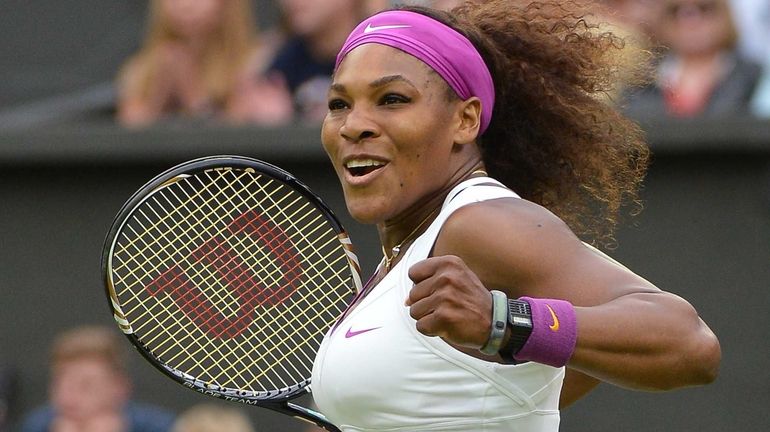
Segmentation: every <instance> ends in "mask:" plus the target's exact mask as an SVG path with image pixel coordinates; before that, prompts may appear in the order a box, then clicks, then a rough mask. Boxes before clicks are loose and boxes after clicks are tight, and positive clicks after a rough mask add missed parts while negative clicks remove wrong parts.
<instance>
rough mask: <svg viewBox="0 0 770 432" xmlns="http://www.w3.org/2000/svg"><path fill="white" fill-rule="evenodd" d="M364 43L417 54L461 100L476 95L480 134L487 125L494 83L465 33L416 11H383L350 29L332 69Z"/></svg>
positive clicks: (490, 115) (493, 94)
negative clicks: (479, 114) (479, 117)
mask: <svg viewBox="0 0 770 432" xmlns="http://www.w3.org/2000/svg"><path fill="white" fill-rule="evenodd" d="M367 43H378V44H382V45H387V46H390V47H393V48H397V49H399V50H401V51H404V52H406V53H407V54H410V55H412V56H414V57H416V58H418V59H419V60H421V61H423V62H424V63H425V64H427V65H428V66H430V67H431V68H432V69H433V70H434V71H436V73H438V74H439V75H441V77H442V78H444V80H445V81H446V82H447V84H449V87H451V88H452V89H453V90H454V91H455V93H457V95H458V96H459V97H460V98H461V99H462V100H466V99H468V98H470V97H472V96H476V97H478V98H479V99H480V100H481V129H480V131H479V134H482V133H484V131H485V130H486V129H487V126H489V122H490V120H491V118H492V108H493V107H494V106H495V86H494V84H493V82H492V75H491V74H490V73H489V69H488V68H487V65H486V63H484V59H482V58H481V55H480V54H479V52H478V51H476V48H475V47H474V46H473V44H472V43H471V42H470V41H469V40H468V39H467V38H466V37H465V36H463V35H461V34H460V33H458V32H457V31H456V30H454V29H452V28H450V27H448V26H446V25H444V24H442V23H440V22H438V21H436V20H434V19H432V18H429V17H427V16H425V15H422V14H419V13H416V12H408V11H399V10H395V11H386V12H382V13H379V14H377V15H374V16H371V17H369V18H367V19H366V20H364V21H363V22H361V24H359V25H358V26H357V27H356V28H355V29H353V32H352V33H350V35H349V36H348V39H347V40H346V41H345V44H344V45H343V46H342V49H341V50H340V52H339V54H337V63H336V64H335V66H334V68H335V70H336V69H337V67H339V65H340V63H341V62H342V59H343V58H345V56H346V55H347V54H348V53H349V52H350V51H352V50H353V49H354V48H356V47H358V46H361V45H363V44H367Z"/></svg>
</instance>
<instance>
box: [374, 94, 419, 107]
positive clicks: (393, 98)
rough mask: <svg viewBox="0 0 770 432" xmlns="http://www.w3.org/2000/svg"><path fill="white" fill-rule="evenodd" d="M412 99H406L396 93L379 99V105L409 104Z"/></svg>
mask: <svg viewBox="0 0 770 432" xmlns="http://www.w3.org/2000/svg"><path fill="white" fill-rule="evenodd" d="M411 101H412V99H411V98H408V97H406V96H403V95H400V94H397V93H388V94H386V95H384V96H383V97H382V99H380V103H381V104H382V105H394V104H404V103H409V102H411Z"/></svg>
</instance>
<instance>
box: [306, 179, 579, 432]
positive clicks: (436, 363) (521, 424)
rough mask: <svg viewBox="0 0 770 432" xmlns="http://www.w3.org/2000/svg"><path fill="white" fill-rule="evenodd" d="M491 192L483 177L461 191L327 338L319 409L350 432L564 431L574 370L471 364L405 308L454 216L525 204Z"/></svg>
mask: <svg viewBox="0 0 770 432" xmlns="http://www.w3.org/2000/svg"><path fill="white" fill-rule="evenodd" d="M482 183H483V184H482ZM490 183H497V182H496V181H495V180H493V179H491V178H488V177H478V178H472V179H469V180H466V181H464V182H462V183H461V184H459V185H458V186H456V187H455V188H454V189H453V190H452V191H451V192H450V193H449V195H448V196H447V199H446V200H445V202H444V205H443V207H442V210H441V212H440V213H439V215H438V217H437V218H436V220H435V221H433V223H432V224H431V225H430V227H429V228H428V230H427V231H426V232H425V233H423V234H422V235H421V236H420V237H418V238H417V239H416V240H415V242H414V243H413V244H412V246H411V247H409V249H407V250H406V251H403V252H402V253H403V254H404V255H403V256H402V257H401V260H400V261H399V262H398V263H397V264H396V266H395V267H394V268H393V269H391V271H390V272H389V273H388V274H387V275H386V276H385V278H384V279H383V280H382V281H380V283H379V284H378V285H377V286H376V287H374V289H373V290H372V291H371V292H370V293H369V294H368V295H367V296H366V297H365V298H364V299H363V300H362V301H361V302H360V303H359V304H358V305H357V306H356V307H355V309H353V311H352V312H350V313H349V314H348V315H347V316H346V317H345V318H344V320H343V321H342V322H340V323H339V324H338V325H336V326H335V327H334V328H333V329H332V330H330V331H329V332H328V333H327V334H326V337H325V338H324V341H323V343H322V345H321V347H320V350H319V352H318V355H317V357H316V360H315V364H314V365H313V376H312V384H311V387H312V390H313V397H314V399H315V402H316V404H317V405H318V408H319V410H320V411H321V412H322V413H324V414H325V415H326V416H327V417H328V418H329V420H330V421H331V422H332V423H334V424H336V425H337V426H338V427H339V428H340V429H342V430H343V431H345V432H353V431H465V432H468V431H474V432H493V431H494V432H498V431H514V432H550V431H558V429H559V411H558V403H559V393H560V391H561V386H562V381H563V378H564V368H553V367H550V366H546V365H542V364H538V363H532V362H530V363H524V364H520V365H501V364H498V363H494V362H487V361H484V360H480V359H477V358H474V357H471V356H468V355H466V354H463V353H461V352H460V351H457V350H456V349H454V348H452V347H451V346H450V345H449V344H447V343H446V342H444V341H443V340H442V339H441V338H438V337H427V336H424V335H422V334H421V333H419V332H418V331H417V329H416V327H415V321H414V319H412V317H410V316H409V309H408V308H407V307H406V306H404V301H405V299H406V297H407V294H408V292H409V290H410V289H411V288H412V286H413V283H412V281H411V280H410V279H409V277H408V274H407V271H408V269H409V267H411V266H412V265H413V264H415V263H417V262H418V261H421V260H423V259H425V258H427V257H428V254H429V253H430V251H431V249H432V247H433V244H434V243H435V241H436V238H437V236H438V233H439V230H440V228H441V226H442V225H443V223H444V221H445V220H446V219H447V217H449V215H450V214H451V213H452V212H453V211H454V210H456V209H457V208H459V207H461V206H463V205H466V204H469V203H474V202H478V201H484V200H489V199H495V198H503V197H509V198H518V196H517V195H516V194H515V193H513V192H512V191H511V190H509V189H507V188H505V187H501V186H502V185H501V184H499V183H497V186H495V185H490Z"/></svg>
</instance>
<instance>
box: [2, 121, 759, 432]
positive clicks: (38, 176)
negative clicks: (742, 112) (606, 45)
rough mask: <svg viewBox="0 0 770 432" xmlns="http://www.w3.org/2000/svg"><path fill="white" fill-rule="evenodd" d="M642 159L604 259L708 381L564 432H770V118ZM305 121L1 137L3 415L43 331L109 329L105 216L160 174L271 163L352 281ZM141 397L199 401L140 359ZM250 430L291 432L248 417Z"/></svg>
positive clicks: (676, 127)
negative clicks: (717, 367) (645, 289)
mask: <svg viewBox="0 0 770 432" xmlns="http://www.w3.org/2000/svg"><path fill="white" fill-rule="evenodd" d="M644 127H645V130H647V133H648V137H649V140H650V143H651V146H652V148H653V152H654V160H653V164H652V167H651V170H650V173H649V176H648V178H647V181H646V183H645V187H644V190H643V192H642V197H643V199H644V205H645V209H644V211H643V212H642V214H641V215H640V216H638V217H636V218H634V219H632V220H628V221H626V223H625V224H624V225H623V227H622V228H621V229H620V231H619V232H618V235H617V238H618V242H619V246H618V248H617V249H615V250H613V251H610V254H611V255H613V256H614V257H616V258H618V259H619V260H621V261H622V262H623V263H625V264H626V265H628V266H629V267H631V268H632V269H634V270H635V271H637V272H638V273H640V274H641V275H643V276H644V277H646V278H648V279H649V280H651V281H652V282H654V283H655V284H657V285H658V286H660V287H661V288H663V289H666V290H669V291H672V292H674V293H677V294H680V295H682V296H684V297H685V298H687V299H688V300H690V301H691V302H692V303H693V304H694V305H695V307H696V308H697V309H698V310H699V311H700V313H701V315H702V316H703V318H704V319H705V320H706V321H707V322H708V323H709V324H710V325H711V326H712V328H713V329H714V331H715V332H716V333H717V335H718V336H719V337H720V340H721V343H722V349H723V362H722V369H721V374H720V377H719V379H718V380H717V381H716V382H715V383H714V384H712V385H710V386H707V387H702V388H693V389H684V390H678V391H674V392H670V393H657V394H651V393H641V392H632V391H628V390H624V389H620V388H615V387H612V386H610V385H602V386H600V387H599V388H598V389H597V390H596V391H595V392H594V393H592V394H591V395H589V396H588V397H586V398H585V399H584V400H582V401H580V402H578V403H577V404H576V405H575V406H574V407H572V408H569V409H567V410H565V411H564V412H563V423H562V424H563V426H562V430H564V431H585V432H589V431H596V432H601V431H607V432H614V431H639V432H642V431H698V432H712V431H713V432H717V431H720V432H721V431H761V430H770V416H768V415H767V413H766V411H767V409H768V407H770V342H769V338H768V336H767V332H768V329H769V328H770V123H767V122H759V121H752V120H742V119H734V120H721V121H701V122H645V123H644ZM318 136H319V130H318V128H317V127H309V126H296V127H287V128H278V129H259V128H224V127H199V126H195V125H189V124H176V125H174V124H172V125H164V126H162V127H153V128H150V129H145V130H133V131H131V130H125V129H121V128H119V127H116V126H114V125H113V124H111V123H105V124H94V123H83V124H78V123H70V125H68V126H58V127H46V128H38V129H33V130H16V131H9V130H8V131H5V132H0V178H1V179H2V181H0V197H1V198H2V204H0V205H2V210H0V227H2V236H0V242H1V244H2V247H0V317H2V318H3V325H2V329H1V330H0V366H2V365H3V364H6V365H12V366H14V367H15V368H16V370H17V371H18V372H19V379H20V380H19V384H20V385H19V388H18V390H19V391H18V398H17V400H16V404H15V406H14V407H13V413H14V414H15V418H16V419H18V417H19V414H20V413H23V412H25V411H26V410H27V409H29V408H30V407H32V406H34V405H37V404H39V403H42V402H43V401H44V400H45V398H46V392H47V390H46V385H47V378H48V371H47V352H48V346H49V343H50V342H51V339H52V337H53V335H54V334H55V333H57V332H58V331H60V330H62V329H65V328H68V327H71V326H73V325H76V324H82V323H103V324H108V325H112V321H111V320H112V318H111V316H110V313H109V309H108V307H107V304H106V300H105V298H104V295H103V291H102V290H103V289H102V283H101V275H100V254H101V248H102V242H103V237H104V235H105V233H106V232H107V229H108V228H109V225H110V223H111V221H112V218H113V216H114V215H115V213H116V212H117V211H118V209H119V208H120V206H121V205H122V204H123V202H124V201H125V200H126V199H127V198H128V197H129V196H130V195H131V193H132V192H133V191H134V190H136V189H137V188H138V187H139V186H141V185H142V184H143V183H144V182H145V181H147V180H149V179H150V178H152V177H153V176H154V175H156V174H158V173H159V172H160V171H162V170H164V169H166V168H168V167H170V166H172V165H174V164H176V163H179V162H182V161H184V160H188V159H191V158H194V157H198V156H204V155H212V154H240V155H246V156H252V157H257V158H260V159H264V160H267V161H270V162H272V163H274V164H277V165H279V166H281V167H283V168H285V169H287V170H289V171H291V172H293V173H294V174H295V175H296V176H298V177H299V178H300V179H302V180H303V181H304V182H305V183H307V184H308V185H309V186H310V187H311V188H312V189H314V190H315V191H316V192H317V193H318V194H320V195H321V196H323V197H324V198H325V199H326V201H327V202H328V204H329V205H330V207H332V209H333V210H334V211H335V212H336V213H337V214H338V215H339V216H340V218H341V219H342V222H343V224H344V225H345V226H346V227H347V228H348V229H349V231H350V232H351V236H352V238H353V241H354V242H355V243H356V245H357V249H358V252H359V255H360V257H361V259H362V260H363V264H364V267H365V270H366V271H371V270H372V269H373V267H374V266H375V265H376V263H377V261H378V260H379V258H380V249H379V247H378V246H377V238H376V234H375V232H374V229H373V228H372V227H366V226H361V225H358V224H356V223H354V222H353V221H352V220H351V219H350V218H349V217H348V216H347V213H346V211H345V206H344V202H343V200H342V195H341V192H340V190H339V187H338V183H337V180H336V177H335V175H334V173H333V171H332V169H331V167H330V165H329V163H328V161H327V160H326V156H325V155H324V154H323V151H322V149H321V146H320V144H319V139H318ZM131 369H132V372H133V374H134V376H135V378H136V386H135V392H136V395H137V397H138V398H139V399H142V400H145V401H150V402H155V403H158V404H161V405H164V406H166V407H168V408H171V409H174V410H181V409H183V408H185V407H187V406H189V405H190V404H192V403H194V402H199V401H202V400H208V399H205V398H204V397H203V396H200V395H198V394H195V393H194V392H190V391H188V390H185V389H183V388H182V387H181V386H179V385H177V384H175V383H172V382H171V381H170V380H168V379H166V378H165V377H164V376H162V375H161V374H160V373H159V372H157V371H155V370H154V369H152V368H151V367H150V366H148V365H146V364H145V363H144V362H143V361H142V360H141V359H140V357H139V356H138V355H136V356H134V358H133V359H132V365H131ZM248 412H249V413H251V415H252V416H253V418H254V419H255V421H256V424H257V426H258V428H259V430H264V431H270V430H280V431H299V430H302V429H303V427H304V426H303V424H301V423H299V422H297V421H295V420H292V419H288V418H284V417H282V416H280V415H277V414H271V413H268V412H266V411H265V410H260V409H249V410H248Z"/></svg>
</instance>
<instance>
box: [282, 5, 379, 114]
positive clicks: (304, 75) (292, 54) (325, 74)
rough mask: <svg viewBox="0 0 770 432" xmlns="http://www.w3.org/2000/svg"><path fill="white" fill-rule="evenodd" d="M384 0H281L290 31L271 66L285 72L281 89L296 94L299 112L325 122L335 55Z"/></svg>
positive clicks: (296, 111) (293, 98)
mask: <svg viewBox="0 0 770 432" xmlns="http://www.w3.org/2000/svg"><path fill="white" fill-rule="evenodd" d="M380 3H382V2H381V1H377V2H374V3H373V2H372V1H371V0H367V1H361V0H324V1H318V0H280V6H281V11H282V14H283V19H284V23H285V25H286V27H287V30H288V33H289V36H288V39H287V40H286V41H285V43H284V44H283V45H282V46H281V48H280V49H279V50H278V53H277V54H276V56H275V58H274V59H273V61H272V63H271V64H270V66H269V68H268V75H269V76H278V77H281V79H280V80H276V81H278V82H279V84H280V82H283V83H284V85H283V86H282V87H281V88H280V89H279V90H281V91H283V92H286V93H287V94H288V95H290V97H291V99H292V101H293V105H294V117H295V118H296V119H297V120H300V121H307V122H312V123H318V122H320V121H321V120H322V119H323V118H324V117H325V116H326V112H327V100H326V94H327V90H328V89H329V84H330V83H331V74H332V71H333V69H334V60H335V57H336V55H337V52H338V51H339V49H340V47H341V46H342V43H343V42H345V38H346V37H347V35H348V33H350V31H351V30H352V29H353V27H355V25H356V24H358V22H359V21H360V20H361V19H362V18H363V17H364V16H365V15H367V14H368V13H371V12H372V9H376V8H374V7H373V6H372V5H373V4H377V5H379V4H380Z"/></svg>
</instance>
